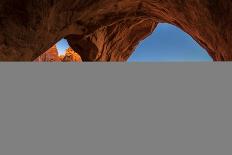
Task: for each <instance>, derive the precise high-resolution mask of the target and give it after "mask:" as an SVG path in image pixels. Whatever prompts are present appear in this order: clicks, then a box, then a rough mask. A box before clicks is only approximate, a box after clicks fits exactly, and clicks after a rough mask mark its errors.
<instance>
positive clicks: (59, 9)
mask: <svg viewBox="0 0 232 155" xmlns="http://www.w3.org/2000/svg"><path fill="white" fill-rule="evenodd" d="M161 22H166V23H170V24H173V25H176V26H178V27H179V28H181V29H182V30H183V31H185V32H186V33H188V34H189V35H191V36H192V37H193V38H194V39H195V40H196V41H197V42H198V43H199V44H200V45H201V46H202V47H204V48H205V49H206V50H207V51H208V53H209V55H210V56H212V58H213V59H214V60H215V61H226V60H227V61H229V60H232V41H231V40H232V1H231V0H121V1H117V0H97V1H96V0H20V1H16V0H1V1H0V60H1V61H33V60H35V59H36V58H37V57H38V56H40V55H41V54H42V53H44V51H46V50H48V49H49V48H50V47H52V46H53V45H54V44H55V43H56V42H57V41H59V40H60V39H61V38H67V39H68V42H69V44H70V46H71V47H72V48H73V49H74V50H75V51H76V52H78V53H79V54H80V55H81V57H82V58H83V60H84V61H126V60H127V59H128V57H129V56H130V55H131V54H132V53H133V51H134V49H135V47H136V46H137V45H138V43H139V42H140V41H141V40H143V39H144V38H145V37H147V36H148V35H149V34H151V33H152V32H153V31H154V28H155V27H156V25H157V24H158V23H161ZM167 46H168V45H167Z"/></svg>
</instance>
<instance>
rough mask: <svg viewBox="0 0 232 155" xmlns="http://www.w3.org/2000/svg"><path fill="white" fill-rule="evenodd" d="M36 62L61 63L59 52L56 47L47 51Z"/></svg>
mask: <svg viewBox="0 0 232 155" xmlns="http://www.w3.org/2000/svg"><path fill="white" fill-rule="evenodd" d="M34 61H35V62H61V60H60V57H59V53H58V50H57V48H56V46H55V45H54V46H53V47H52V48H50V49H49V50H47V51H46V52H45V53H43V54H42V55H41V56H39V57H38V58H37V59H36V60H34Z"/></svg>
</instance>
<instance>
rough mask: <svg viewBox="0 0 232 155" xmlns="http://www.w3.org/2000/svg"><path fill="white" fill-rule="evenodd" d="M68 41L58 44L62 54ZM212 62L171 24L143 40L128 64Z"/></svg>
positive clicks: (190, 38)
mask: <svg viewBox="0 0 232 155" xmlns="http://www.w3.org/2000/svg"><path fill="white" fill-rule="evenodd" d="M68 47H69V46H68V43H67V41H66V40H64V39H62V40H61V41H60V42H58V43H57V48H58V51H59V53H60V54H64V52H65V50H66V49H67V48H68ZM168 61H171V62H172V61H174V62H175V61H177V62H178V61H204V62H205V61H212V58H211V57H210V56H209V55H208V53H207V52H206V51H205V50H204V49H203V48H202V47H200V46H199V44H198V43H197V42H196V41H194V40H193V39H192V37H191V36H189V35H188V34H186V33H185V32H183V31H182V30H180V29H179V28H177V27H175V26H173V25H170V24H159V25H158V27H157V28H156V30H155V31H154V32H153V33H152V35H151V36H149V37H148V38H146V39H145V40H143V41H142V42H141V43H140V45H139V46H138V47H137V49H136V51H135V52H134V53H133V55H132V56H131V57H130V58H129V60H128V62H168Z"/></svg>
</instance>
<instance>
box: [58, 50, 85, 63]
mask: <svg viewBox="0 0 232 155" xmlns="http://www.w3.org/2000/svg"><path fill="white" fill-rule="evenodd" d="M60 59H61V61H62V62H82V59H81V57H80V55H78V54H77V53H76V52H75V51H74V50H73V49H72V48H68V49H67V50H66V52H65V55H64V56H61V57H60Z"/></svg>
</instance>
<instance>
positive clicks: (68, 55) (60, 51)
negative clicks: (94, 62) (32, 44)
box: [34, 39, 82, 62]
mask: <svg viewBox="0 0 232 155" xmlns="http://www.w3.org/2000/svg"><path fill="white" fill-rule="evenodd" d="M34 62H82V59H81V57H80V55H79V54H78V53H77V52H75V51H74V50H73V49H72V48H71V47H70V46H69V45H68V43H67V41H66V40H65V39H61V40H60V41H59V42H57V43H56V44H55V45H53V46H52V47H51V48H50V49H48V50H47V51H46V52H44V53H43V54H42V55H40V56H39V57H37V58H36V59H35V60H34Z"/></svg>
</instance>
